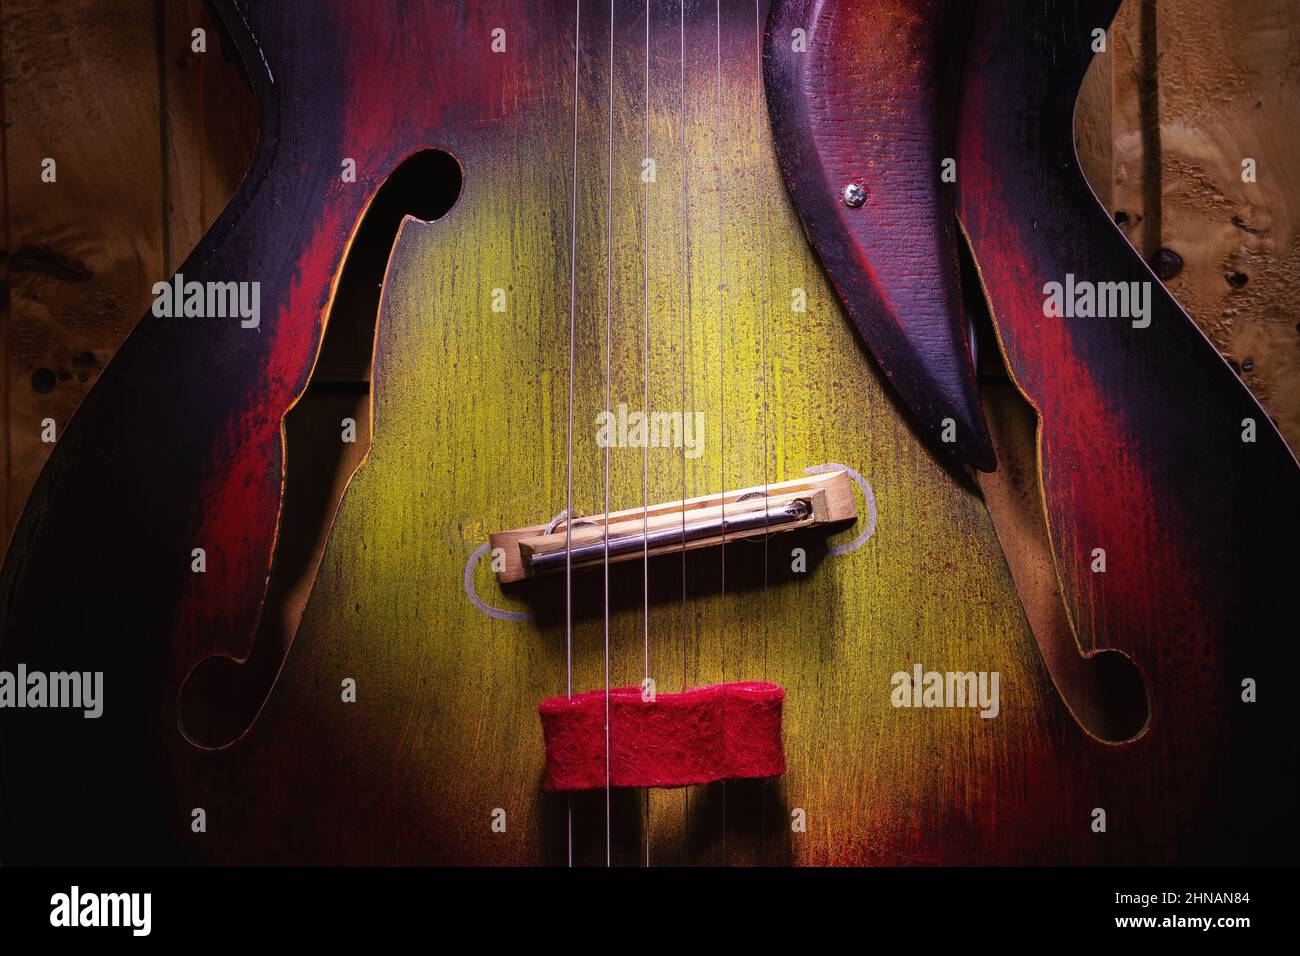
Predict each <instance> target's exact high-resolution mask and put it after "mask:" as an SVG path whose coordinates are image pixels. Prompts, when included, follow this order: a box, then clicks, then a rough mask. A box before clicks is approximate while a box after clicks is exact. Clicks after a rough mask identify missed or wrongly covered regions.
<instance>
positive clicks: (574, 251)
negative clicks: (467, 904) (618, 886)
mask: <svg viewBox="0 0 1300 956" xmlns="http://www.w3.org/2000/svg"><path fill="white" fill-rule="evenodd" d="M581 27H582V0H575V2H574V17H573V198H572V200H571V203H572V215H573V221H572V223H571V224H570V226H569V432H568V470H567V476H566V485H567V488H566V491H565V505H564V508H565V511H564V655H565V694H566V695H567V696H568V698H569V699H570V700H572V699H573V360H574V344H573V343H574V328H575V322H576V316H577V289H578V61H579V59H580V57H581V53H580V50H581V46H580V44H581ZM566 803H567V805H568V818H569V866H573V798H572V797H571V796H570V797H566Z"/></svg>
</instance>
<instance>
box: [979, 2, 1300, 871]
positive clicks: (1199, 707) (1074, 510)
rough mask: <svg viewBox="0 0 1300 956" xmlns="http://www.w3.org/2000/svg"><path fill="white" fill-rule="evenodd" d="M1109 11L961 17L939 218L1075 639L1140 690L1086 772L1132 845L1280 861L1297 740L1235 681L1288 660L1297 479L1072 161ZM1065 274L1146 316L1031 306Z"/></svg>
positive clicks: (1007, 9)
mask: <svg viewBox="0 0 1300 956" xmlns="http://www.w3.org/2000/svg"><path fill="white" fill-rule="evenodd" d="M1116 6H1117V4H1116V3H1114V2H1107V0H1099V2H1095V3H1074V2H1059V3H1052V4H1046V5H1045V6H1044V7H1043V9H1042V11H1041V12H1038V11H1037V10H1036V11H1035V14H1034V15H1033V16H1026V15H1025V13H1024V11H1023V9H1022V8H1021V6H1020V5H1019V4H1014V3H1010V2H1007V3H1002V2H987V3H985V4H983V5H982V6H981V7H980V9H979V12H978V14H977V16H976V19H975V23H974V25H973V27H972V40H971V44H972V45H971V49H970V51H969V55H968V57H967V61H966V63H967V66H966V70H965V75H964V78H963V84H962V91H963V93H962V104H961V110H960V117H961V121H960V128H959V137H958V142H959V146H960V159H959V164H960V166H961V168H962V170H963V174H962V178H961V181H960V190H959V212H960V215H961V220H962V223H963V225H964V227H965V229H966V232H967V234H968V236H969V239H970V244H971V249H972V252H973V253H974V257H975V260H976V263H977V266H978V269H979V274H980V279H981V282H982V285H983V290H984V292H985V294H986V295H987V297H988V302H989V307H990V311H991V313H992V315H993V319H994V323H995V325H996V328H997V332H998V339H999V343H1000V345H1001V348H1002V350H1003V353H1004V357H1005V360H1006V364H1007V368H1008V369H1009V371H1010V373H1011V375H1012V377H1013V379H1014V380H1015V383H1016V385H1017V387H1018V388H1019V389H1020V391H1021V392H1022V394H1023V395H1024V396H1025V397H1026V398H1027V399H1028V401H1029V402H1030V404H1031V405H1032V406H1033V407H1034V409H1035V411H1036V413H1037V416H1038V419H1039V422H1038V458H1039V483H1040V487H1041V489H1042V494H1043V501H1044V509H1045V513H1046V523H1047V531H1048V534H1049V536H1050V540H1051V545H1052V554H1053V558H1054V563H1055V568H1056V573H1057V576H1058V579H1059V582H1060V586H1061V594H1062V597H1063V600H1064V603H1065V609H1066V612H1067V615H1068V618H1069V621H1070V624H1071V626H1072V628H1073V632H1074V636H1075V638H1076V640H1077V646H1076V648H1075V649H1076V650H1077V651H1078V652H1079V653H1082V654H1083V655H1084V656H1085V657H1088V658H1092V657H1094V655H1099V654H1110V653H1115V652H1118V653H1120V654H1123V655H1124V656H1126V657H1127V658H1128V659H1129V660H1130V661H1131V662H1132V664H1133V665H1134V666H1135V667H1136V669H1137V671H1138V672H1139V674H1140V675H1141V677H1142V679H1143V681H1144V683H1145V686H1146V689H1147V695H1148V698H1149V703H1150V719H1149V722H1148V724H1147V726H1146V728H1145V731H1144V733H1142V734H1141V735H1140V736H1139V737H1138V738H1137V739H1136V740H1135V741H1133V742H1131V743H1126V744H1121V745H1118V746H1117V747H1114V748H1109V749H1107V748H1098V749H1096V751H1095V752H1094V753H1093V754H1091V755H1090V757H1089V767H1090V770H1089V771H1088V772H1087V773H1086V774H1085V776H1086V777H1087V778H1088V779H1089V780H1091V781H1094V783H1095V782H1097V781H1101V780H1105V779H1108V778H1109V777H1110V775H1112V774H1122V775H1124V776H1126V777H1127V778H1128V780H1129V787H1130V793H1131V796H1132V797H1134V798H1135V802H1134V804H1133V805H1131V806H1128V807H1126V812H1127V813H1131V814H1136V815H1140V816H1141V817H1143V818H1145V817H1146V814H1147V812H1148V811H1146V810H1144V809H1143V807H1151V808H1155V807H1159V808H1160V809H1159V811H1158V815H1159V816H1161V817H1163V819H1150V820H1146V821H1145V822H1144V828H1145V827H1148V826H1149V827H1150V828H1151V829H1149V830H1148V831H1147V833H1146V834H1145V837H1146V838H1150V837H1153V836H1159V838H1160V839H1164V840H1168V841H1169V842H1170V845H1171V846H1172V845H1175V844H1176V843H1177V841H1178V836H1177V835H1178V834H1180V833H1181V834H1186V833H1189V832H1196V831H1206V832H1208V833H1212V834H1213V836H1212V837H1211V838H1210V845H1213V846H1215V847H1216V849H1220V848H1221V851H1222V852H1228V851H1229V848H1230V847H1231V848H1232V849H1236V848H1239V847H1245V846H1255V847H1265V846H1266V847H1267V849H1266V850H1261V851H1260V855H1261V856H1263V857H1267V858H1276V859H1279V860H1281V859H1288V858H1290V855H1291V854H1293V853H1294V850H1295V846H1296V839H1297V835H1296V830H1295V827H1294V826H1293V825H1292V824H1291V823H1290V822H1289V821H1288V816H1289V815H1288V814H1284V813H1282V812H1281V808H1282V807H1283V806H1284V804H1285V802H1286V801H1287V800H1288V799H1289V798H1288V797H1287V796H1286V791H1287V784H1286V781H1287V780H1289V779H1292V778H1293V777H1294V775H1295V772H1296V769H1297V749H1296V745H1295V743H1294V739H1293V737H1292V735H1291V734H1290V733H1289V732H1288V731H1284V730H1282V727H1284V726H1285V725H1286V724H1287V723H1288V718H1287V717H1286V715H1285V711H1284V710H1283V707H1282V705H1281V704H1280V702H1274V703H1273V704H1272V705H1271V706H1270V705H1269V704H1267V703H1265V702H1263V701H1262V698H1261V702H1260V703H1258V704H1244V703H1243V702H1242V682H1243V681H1244V680H1245V679H1247V678H1253V679H1255V680H1260V679H1261V678H1260V677H1259V675H1261V674H1264V673H1266V672H1276V670H1277V669H1278V668H1281V669H1282V671H1283V672H1289V671H1290V668H1291V667H1293V666H1294V664H1295V663H1296V660H1297V652H1296V650H1295V646H1294V642H1292V641H1290V640H1289V639H1288V638H1287V637H1286V635H1288V634H1290V633H1291V632H1292V631H1293V630H1294V622H1295V618H1296V611H1297V607H1296V602H1295V599H1294V597H1293V591H1294V589H1293V588H1292V587H1291V586H1290V584H1289V583H1288V582H1289V581H1290V580H1292V579H1293V577H1294V572H1295V570H1296V566H1297V565H1296V559H1295V556H1294V553H1293V551H1294V542H1295V540H1296V538H1297V533H1298V532H1300V516H1298V515H1297V511H1296V509H1295V507H1294V502H1295V500H1296V496H1297V494H1298V493H1300V470H1298V469H1297V467H1296V462H1295V460H1294V458H1293V457H1292V456H1291V454H1290V452H1289V451H1288V450H1287V448H1286V446H1285V444H1284V443H1283V442H1282V439H1281V437H1280V435H1279V434H1278V433H1277V431H1276V429H1275V428H1274V427H1273V426H1272V424H1271V423H1270V422H1269V420H1268V418H1267V416H1265V415H1264V414H1263V412H1262V411H1261V410H1260V408H1259V406H1258V405H1257V404H1256V403H1255V402H1254V400H1253V399H1252V398H1251V396H1250V394H1249V392H1247V391H1246V389H1245V387H1244V386H1242V384H1241V383H1240V382H1239V381H1238V380H1237V378H1236V377H1235V376H1234V375H1233V373H1232V371H1231V370H1230V369H1229V368H1228V367H1227V365H1226V364H1225V363H1224V362H1223V360H1222V359H1221V358H1220V357H1219V356H1218V355H1217V354H1216V353H1215V351H1214V349H1213V347H1212V346H1211V345H1210V343H1209V342H1207V341H1206V339H1205V338H1204V336H1203V335H1202V334H1201V333H1200V332H1199V331H1198V330H1197V328H1196V327H1195V325H1194V324H1192V322H1191V320H1190V319H1188V318H1187V316H1186V315H1185V314H1184V313H1183V312H1182V310H1181V309H1180V308H1179V307H1178V305H1177V303H1175V302H1174V300H1173V298H1172V297H1171V296H1170V295H1169V294H1168V293H1167V292H1166V291H1165V290H1164V287H1163V286H1162V285H1161V284H1160V282H1159V281H1158V280H1157V279H1156V277H1155V276H1154V275H1153V274H1152V273H1151V271H1150V269H1149V268H1148V267H1147V266H1146V265H1145V264H1144V263H1143V261H1142V260H1141V258H1140V257H1139V256H1137V255H1136V254H1135V253H1134V251H1133V250H1132V248H1131V247H1130V246H1129V245H1128V243H1127V242H1125V240H1124V238H1123V236H1122V235H1121V234H1120V233H1119V231H1118V229H1117V228H1116V227H1115V225H1114V223H1113V222H1112V221H1111V218H1110V216H1109V215H1108V214H1107V212H1106V210H1105V209H1103V208H1102V207H1101V206H1100V205H1099V204H1098V203H1097V201H1096V199H1095V197H1094V196H1093V194H1092V192H1091V191H1090V189H1089V188H1088V185H1087V183H1086V182H1085V180H1084V178H1083V175H1082V173H1081V172H1080V171H1079V168H1078V165H1077V161H1076V159H1075V153H1074V145H1073V137H1072V128H1071V119H1072V111H1073V105H1074V96H1075V91H1076V90H1077V89H1078V87H1079V84H1080V82H1081V80H1082V77H1083V74H1084V70H1085V69H1086V67H1087V65H1088V61H1089V59H1090V57H1091V49H1090V44H1091V42H1092V33H1093V31H1094V30H1096V29H1104V28H1105V27H1106V26H1107V25H1109V23H1110V20H1111V17H1112V16H1113V14H1114V12H1115V8H1116ZM1067 274H1070V275H1073V276H1074V277H1075V281H1076V282H1080V281H1082V282H1093V283H1101V282H1120V283H1135V284H1137V287H1138V288H1142V289H1145V290H1147V294H1148V295H1149V301H1150V308H1149V315H1148V316H1147V318H1148V319H1149V325H1143V322H1144V321H1145V320H1144V319H1142V318H1141V317H1139V316H1137V315H1136V314H1133V315H1120V316H1115V315H1112V316H1110V317H1089V316H1078V317H1075V316H1074V315H1060V316H1057V315H1047V314H1046V311H1047V310H1046V307H1045V304H1044V303H1045V298H1046V293H1047V292H1048V289H1047V284H1048V283H1050V282H1057V283H1062V284H1063V283H1065V282H1066V277H1067ZM1247 435H1251V436H1253V437H1252V439H1251V440H1249V441H1246V440H1243V439H1244V437H1246V436H1247ZM1096 549H1102V550H1104V560H1105V570H1104V572H1103V571H1101V570H1100V569H1099V567H1098V551H1097V550H1096ZM1093 767H1095V768H1096V769H1095V771H1094V770H1092V769H1091V768H1093ZM1175 795H1176V797H1175ZM1098 805H1103V804H1102V803H1101V802H1100V800H1099V803H1098ZM1111 813H1112V819H1113V818H1114V812H1113V811H1111ZM1155 815H1156V814H1153V816H1155ZM1111 832H1114V831H1113V828H1112V831H1111Z"/></svg>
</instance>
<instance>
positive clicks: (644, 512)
mask: <svg viewBox="0 0 1300 956" xmlns="http://www.w3.org/2000/svg"><path fill="white" fill-rule="evenodd" d="M645 158H647V159H649V158H650V0H645ZM657 173H658V169H657V167H656V176H657ZM641 178H642V180H643V182H644V185H645V229H644V240H645V271H644V276H643V278H644V280H645V283H644V284H645V359H644V371H645V401H644V402H643V403H642V406H641V407H642V408H643V409H644V414H645V415H646V416H647V420H648V417H649V415H650V180H649V179H647V178H646V176H645V167H644V166H642V172H641ZM642 456H643V457H642V463H641V545H642V546H641V597H642V604H643V607H642V622H643V628H644V636H645V679H646V681H647V683H646V684H645V685H643V686H647V687H648V686H649V680H650V436H649V435H648V434H647V435H646V440H645V442H644V443H643V445H642ZM645 865H646V866H649V865H650V791H649V789H647V790H646V791H645Z"/></svg>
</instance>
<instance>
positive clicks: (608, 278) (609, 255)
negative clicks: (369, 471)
mask: <svg viewBox="0 0 1300 956" xmlns="http://www.w3.org/2000/svg"><path fill="white" fill-rule="evenodd" d="M613 315H614V0H609V170H608V178H607V181H606V211H605V412H606V414H608V413H609V407H610V387H609V386H610V381H609V380H610V367H611V362H610V359H611V355H612V342H613V336H612V332H611V328H610V324H611V322H612V320H613ZM604 531H605V865H606V866H612V865H613V848H612V845H611V842H610V782H609V443H608V442H606V443H605V522H604Z"/></svg>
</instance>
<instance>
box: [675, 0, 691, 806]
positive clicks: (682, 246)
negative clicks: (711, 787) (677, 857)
mask: <svg viewBox="0 0 1300 956" xmlns="http://www.w3.org/2000/svg"><path fill="white" fill-rule="evenodd" d="M680 19H681V68H680V69H681V87H680V93H679V99H678V107H677V122H678V125H679V130H680V131H679V134H678V135H679V137H680V141H679V143H678V153H679V156H678V166H679V167H680V168H679V172H678V175H679V178H680V179H681V188H680V190H679V215H680V217H681V221H680V224H679V229H678V233H679V235H678V253H679V260H680V261H679V271H680V272H681V280H682V290H681V291H682V301H681V319H682V407H681V412H682V427H683V432H684V431H685V424H686V415H687V411H686V409H687V405H686V357H687V352H686V330H687V324H688V323H687V305H686V302H687V283H688V279H687V272H686V259H687V255H686V253H687V248H688V240H687V235H686V169H687V162H688V159H687V154H686V0H681V5H680ZM681 500H682V501H685V500H686V442H685V441H683V442H682V494H681ZM681 550H682V615H681V632H682V633H681V636H682V690H686V671H687V663H686V662H687V648H688V641H687V639H686V621H687V606H686V509H685V508H683V509H682V549H681ZM682 808H683V809H682V813H683V819H682V826H683V828H685V827H686V825H687V824H688V823H689V821H690V809H691V791H690V788H689V787H688V788H686V789H685V790H684V791H683V803H682Z"/></svg>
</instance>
